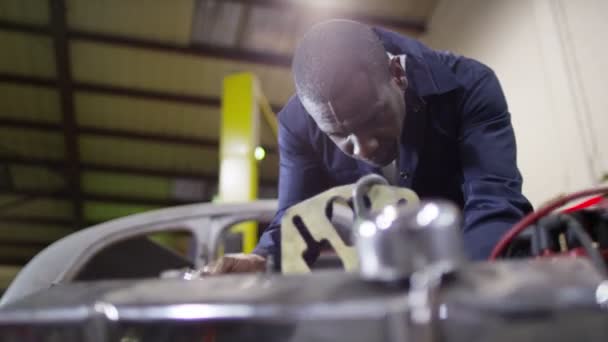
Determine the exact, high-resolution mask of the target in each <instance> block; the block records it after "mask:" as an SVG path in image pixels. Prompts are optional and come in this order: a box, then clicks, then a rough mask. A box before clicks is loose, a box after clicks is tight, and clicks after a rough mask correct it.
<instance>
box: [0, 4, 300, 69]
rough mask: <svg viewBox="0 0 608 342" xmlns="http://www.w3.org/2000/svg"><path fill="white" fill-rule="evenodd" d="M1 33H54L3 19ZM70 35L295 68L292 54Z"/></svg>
mask: <svg viewBox="0 0 608 342" xmlns="http://www.w3.org/2000/svg"><path fill="white" fill-rule="evenodd" d="M50 1H53V0H50ZM0 30H7V31H14V32H24V33H30V34H39V35H49V34H50V32H49V28H48V27H47V26H44V25H32V24H23V23H16V22H13V21H6V20H0ZM67 33H68V36H69V38H70V39H78V40H83V41H89V42H94V43H102V44H112V45H121V46H127V47H134V48H140V49H147V50H154V51H163V52H169V53H175V54H181V55H191V56H198V57H210V58H220V59H227V60H233V61H237V62H245V63H256V64H264V65H270V66H279V67H289V66H290V65H291V56H290V55H283V54H277V53H272V52H263V51H256V50H250V49H243V48H231V47H224V46H220V45H212V44H203V43H196V44H188V45H180V44H175V43H169V42H161V41H156V40H151V39H143V38H135V37H127V36H122V35H116V34H107V33H99V32H91V31H84V30H74V29H71V30H68V32H67Z"/></svg>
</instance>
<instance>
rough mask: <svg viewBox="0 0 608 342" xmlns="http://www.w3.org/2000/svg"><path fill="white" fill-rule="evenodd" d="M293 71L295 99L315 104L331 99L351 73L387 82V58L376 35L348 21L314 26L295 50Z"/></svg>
mask: <svg viewBox="0 0 608 342" xmlns="http://www.w3.org/2000/svg"><path fill="white" fill-rule="evenodd" d="M292 71H293V75H294V81H295V85H296V91H297V93H298V96H299V97H300V98H302V97H306V98H307V99H308V100H310V101H313V102H316V103H319V102H327V101H330V100H332V99H333V98H334V96H333V95H334V94H335V93H336V91H338V90H339V89H341V88H342V87H344V86H345V85H346V84H348V82H349V78H350V76H352V73H353V72H354V71H364V72H367V74H368V75H369V76H370V77H371V78H372V79H374V80H377V81H384V80H388V79H390V72H389V65H388V56H387V54H386V50H385V49H384V46H383V45H382V42H381V41H380V39H379V38H378V36H377V35H376V33H375V32H374V31H373V29H372V28H371V27H369V26H367V25H364V24H361V23H358V22H355V21H350V20H329V21H325V22H322V23H320V24H317V25H315V26H313V27H312V28H311V29H310V30H309V31H308V32H307V33H306V34H305V35H304V37H303V38H302V39H301V40H300V42H299V44H298V46H297V48H296V50H295V54H294V58H293V63H292Z"/></svg>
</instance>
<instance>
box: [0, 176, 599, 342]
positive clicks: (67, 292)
mask: <svg viewBox="0 0 608 342" xmlns="http://www.w3.org/2000/svg"><path fill="white" fill-rule="evenodd" d="M378 183H381V180H378V179H372V178H367V179H363V180H361V182H360V183H359V184H358V185H357V186H355V189H356V191H355V194H354V197H355V199H354V201H353V203H354V205H353V206H354V208H355V216H356V217H355V223H354V225H353V241H354V245H355V248H356V250H357V254H358V255H359V264H360V267H359V268H358V270H357V271H351V272H345V271H344V270H329V271H327V270H326V271H315V272H311V273H304V274H277V273H272V272H267V273H260V274H243V275H224V276H205V275H204V273H202V272H200V271H198V270H200V268H201V267H202V266H204V265H205V263H206V262H207V261H208V260H209V259H210V258H212V257H213V256H214V255H215V250H216V245H217V244H216V242H217V241H218V239H219V237H221V235H222V232H224V231H225V230H226V229H227V227H229V226H231V225H232V224H235V223H238V222H242V221H246V220H250V219H254V218H257V219H269V217H271V215H272V213H273V211H274V209H275V208H274V206H275V205H276V204H275V203H272V202H265V203H256V204H249V205H233V206H229V205H223V206H217V207H213V206H212V205H200V206H189V207H182V208H177V209H166V210H164V211H162V212H157V213H149V214H143V215H136V216H133V217H130V218H125V219H122V220H117V221H115V222H109V223H106V224H104V225H101V226H97V227H93V228H90V229H88V230H85V231H82V232H80V233H76V234H74V235H72V236H70V237H67V238H65V239H63V240H61V241H59V242H57V243H55V244H54V245H52V246H50V247H49V248H48V249H47V250H45V251H43V252H42V253H41V254H40V255H38V256H37V257H36V258H35V259H34V260H32V262H31V263H30V264H29V265H28V266H27V267H26V268H25V269H24V270H23V272H22V273H21V274H20V275H19V277H18V278H17V280H16V281H15V282H14V283H13V285H12V286H11V289H10V290H9V291H8V292H7V294H6V295H5V297H3V298H2V304H1V305H0V336H1V337H2V341H201V340H203V341H387V342H406V341H416V342H440V341H453V342H464V341H520V342H527V341H530V342H532V341H533V342H542V341H547V342H549V341H580V340H583V341H608V280H606V279H605V278H604V276H603V272H601V271H600V270H598V269H597V268H596V267H595V266H594V265H593V264H592V263H590V262H589V260H588V259H585V258H578V259H574V258H559V259H522V260H500V261H496V262H470V261H467V260H466V258H465V256H464V253H463V249H462V241H461V237H460V215H459V213H458V210H457V209H456V208H454V207H453V206H452V205H450V204H449V203H444V202H427V201H423V202H421V203H419V204H418V203H415V204H411V205H406V206H399V205H387V206H384V207H383V208H380V209H378V210H373V209H372V208H373V206H371V205H369V204H365V203H364V201H363V200H362V199H363V197H362V193H361V191H362V190H365V188H368V190H369V188H371V186H372V185H374V184H378ZM357 191H359V192H357ZM364 192H365V191H363V193H364ZM324 214H325V213H318V215H324ZM178 223H179V224H178ZM201 223H204V224H201ZM177 226H180V227H184V226H186V227H189V228H190V229H192V231H193V232H195V233H196V234H195V236H196V237H197V241H198V243H197V246H198V247H197V248H196V250H197V254H196V255H195V256H196V260H194V261H193V264H194V265H196V267H195V268H194V269H191V270H177V271H175V270H174V271H166V272H163V277H160V278H156V279H138V280H111V281H108V280H102V279H100V280H95V281H86V282H84V281H78V276H77V275H78V274H79V272H80V269H81V268H82V267H83V265H85V264H86V262H87V260H90V259H91V258H92V257H93V256H94V254H95V253H97V252H98V251H100V250H102V249H103V248H104V247H105V246H107V245H108V244H111V243H114V242H116V241H119V240H121V239H124V238H126V237H132V236H135V235H136V234H140V233H143V232H149V231H164V230H165V229H167V228H169V227H177ZM44 270H46V273H44ZM39 272H43V274H42V275H41V274H39ZM28 282H35V284H28Z"/></svg>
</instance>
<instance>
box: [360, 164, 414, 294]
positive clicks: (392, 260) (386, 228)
mask: <svg viewBox="0 0 608 342" xmlns="http://www.w3.org/2000/svg"><path fill="white" fill-rule="evenodd" d="M386 184H387V181H386V180H385V179H384V178H382V177H380V176H378V175H373V174H372V175H367V176H365V177H362V178H361V179H360V180H359V181H358V182H357V184H356V185H355V188H354V189H353V204H354V209H355V224H354V227H353V237H354V241H355V247H356V250H357V256H358V260H359V274H360V275H361V277H362V278H363V279H366V280H378V281H387V282H390V281H399V280H404V279H407V278H408V277H409V276H410V275H411V274H412V273H413V270H414V269H413V264H412V260H413V258H412V254H411V253H412V252H413V250H414V246H413V244H412V242H413V241H412V240H411V239H410V236H409V234H408V232H407V229H406V228H405V227H403V226H398V225H396V222H397V220H398V216H399V215H406V212H409V213H414V212H415V210H414V209H411V208H410V207H408V210H404V211H402V212H401V213H400V212H399V209H398V207H397V205H388V206H385V207H384V208H382V209H381V210H380V211H379V212H374V211H372V210H371V208H368V207H369V205H368V204H366V201H365V200H366V197H367V194H368V193H369V191H370V190H371V188H372V186H374V185H386Z"/></svg>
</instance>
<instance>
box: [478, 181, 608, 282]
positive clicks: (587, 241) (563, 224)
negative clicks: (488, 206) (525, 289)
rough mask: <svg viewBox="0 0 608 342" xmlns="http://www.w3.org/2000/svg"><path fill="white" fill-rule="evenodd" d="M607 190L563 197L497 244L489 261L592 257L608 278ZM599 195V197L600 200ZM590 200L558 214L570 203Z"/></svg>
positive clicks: (528, 219)
mask: <svg viewBox="0 0 608 342" xmlns="http://www.w3.org/2000/svg"><path fill="white" fill-rule="evenodd" d="M606 194H608V187H602V188H597V189H590V190H585V191H580V192H577V193H573V194H570V195H567V196H563V197H560V198H558V199H555V200H553V201H551V202H550V203H548V204H547V205H545V206H543V207H541V208H539V209H538V210H537V211H535V212H533V213H531V214H529V215H527V216H526V217H524V218H523V219H522V220H521V221H520V222H519V223H517V224H516V225H515V226H513V228H511V230H509V231H508V232H507V233H506V234H505V235H504V236H503V237H502V239H501V240H500V241H499V242H498V244H497V245H496V247H495V248H494V250H493V251H492V254H491V256H490V260H495V259H497V258H505V257H506V258H508V257H533V258H547V257H549V258H557V257H583V256H584V257H589V258H590V259H592V261H593V262H594V264H596V266H597V267H598V268H600V269H601V270H602V272H603V273H606V274H607V275H608V270H607V268H606V262H607V261H608V198H606V197H605V196H606ZM598 195H599V196H598ZM590 196H593V197H591V198H590V199H587V200H585V201H583V202H581V203H578V204H576V205H574V206H571V207H568V208H566V209H564V210H561V211H559V212H554V211H555V210H557V209H558V208H561V207H563V206H564V205H567V204H568V203H570V202H572V201H575V200H580V199H582V198H585V197H590Z"/></svg>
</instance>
